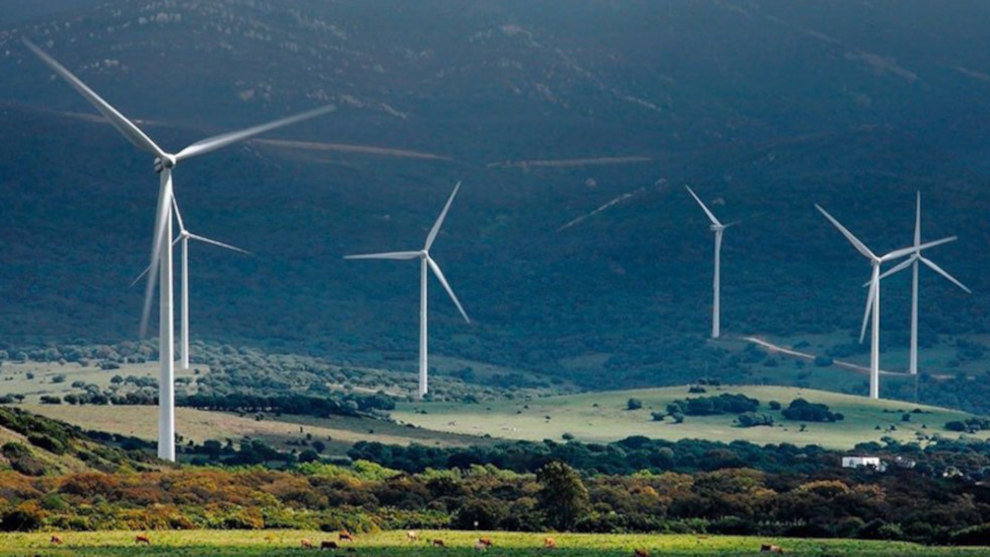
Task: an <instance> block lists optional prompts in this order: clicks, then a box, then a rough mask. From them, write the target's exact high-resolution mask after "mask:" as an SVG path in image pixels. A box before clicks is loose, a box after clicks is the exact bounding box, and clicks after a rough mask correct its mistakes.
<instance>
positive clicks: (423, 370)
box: [344, 182, 471, 399]
mask: <svg viewBox="0 0 990 557" xmlns="http://www.w3.org/2000/svg"><path fill="white" fill-rule="evenodd" d="M460 187H461V183H460V182H457V185H455V186H454V191H453V192H452V193H451V194H450V198H448V199H447V204H446V205H444V206H443V211H441V212H440V216H439V217H438V218H437V221H436V222H435V223H434V224H433V228H431V229H430V233H429V234H428V235H427V236H426V244H425V245H424V246H423V249H422V250H420V251H393V252H386V253H367V254H362V255H347V256H344V259H397V260H409V259H419V260H420V273H419V391H418V394H419V398H421V399H422V398H423V396H425V395H426V393H427V391H428V390H429V387H428V376H427V374H428V368H427V365H428V358H427V342H426V339H427V337H426V329H427V315H426V279H427V272H426V268H427V267H429V268H430V269H431V270H432V271H433V274H434V275H436V277H437V280H439V281H440V284H441V285H443V288H444V290H446V291H447V294H449V295H450V299H451V300H453V301H454V305H455V306H457V310H458V311H460V312H461V315H462V316H464V320H465V321H467V322H468V323H470V322H471V319H470V318H468V315H467V313H465V312H464V308H463V307H462V306H461V302H460V301H458V300H457V296H456V295H454V291H453V290H452V289H451V288H450V284H448V283H447V279H446V278H444V276H443V271H441V270H440V266H439V265H437V263H436V262H435V261H434V260H433V258H432V257H430V246H432V245H433V241H434V240H436V238H437V233H439V232H440V226H441V225H443V219H444V218H446V216H447V211H448V210H449V209H450V204H451V203H453V201H454V196H456V195H457V190H458V189H460Z"/></svg>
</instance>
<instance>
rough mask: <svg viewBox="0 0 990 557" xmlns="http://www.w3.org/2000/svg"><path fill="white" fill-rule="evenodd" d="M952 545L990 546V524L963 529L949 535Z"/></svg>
mask: <svg viewBox="0 0 990 557" xmlns="http://www.w3.org/2000/svg"><path fill="white" fill-rule="evenodd" d="M949 543H951V544H952V545H983V546H986V545H990V522H986V523H983V524H980V525H978V526H971V527H969V528H963V529H962V530H957V531H955V532H953V533H951V534H949Z"/></svg>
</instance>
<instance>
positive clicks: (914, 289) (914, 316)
mask: <svg viewBox="0 0 990 557" xmlns="http://www.w3.org/2000/svg"><path fill="white" fill-rule="evenodd" d="M916 207H917V208H916V211H915V216H914V251H913V252H912V253H911V256H910V257H908V258H907V259H906V260H905V261H903V262H901V263H899V264H898V265H897V266H895V267H893V268H891V269H890V270H888V271H887V272H886V273H883V274H882V275H880V280H883V279H885V278H887V277H889V276H890V275H893V274H895V273H899V272H901V271H903V270H904V269H907V268H908V267H911V275H912V276H911V352H910V359H909V363H908V373H910V374H911V375H917V374H918V263H919V262H921V263H924V264H925V265H927V266H928V267H929V268H930V269H931V270H933V271H935V272H936V273H938V274H940V275H942V276H943V277H945V278H946V280H948V281H949V282H951V283H952V284H955V285H956V286H958V287H959V288H962V289H963V290H965V291H966V293H967V294H972V293H973V292H972V291H971V290H970V289H969V288H966V286H965V285H963V283H961V282H959V281H958V280H956V279H955V277H953V276H952V275H950V274H949V273H948V272H946V271H945V270H944V269H942V268H941V267H939V266H938V265H936V264H935V263H934V262H933V261H932V260H930V259H928V258H927V257H925V256H924V255H921V192H920V191H919V192H918V194H917V205H916Z"/></svg>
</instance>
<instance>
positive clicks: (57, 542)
mask: <svg viewBox="0 0 990 557" xmlns="http://www.w3.org/2000/svg"><path fill="white" fill-rule="evenodd" d="M52 543H53V544H55V545H62V538H61V537H59V536H56V535H54V534H52Z"/></svg>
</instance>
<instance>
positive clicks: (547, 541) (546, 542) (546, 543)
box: [543, 538, 557, 549]
mask: <svg viewBox="0 0 990 557" xmlns="http://www.w3.org/2000/svg"><path fill="white" fill-rule="evenodd" d="M543 547H545V548H547V549H556V548H557V540H555V539H553V538H543Z"/></svg>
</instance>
